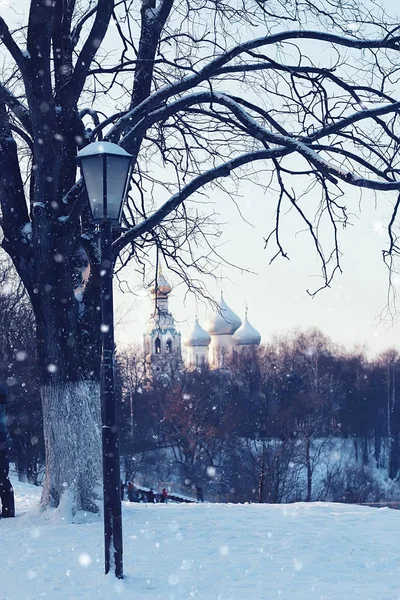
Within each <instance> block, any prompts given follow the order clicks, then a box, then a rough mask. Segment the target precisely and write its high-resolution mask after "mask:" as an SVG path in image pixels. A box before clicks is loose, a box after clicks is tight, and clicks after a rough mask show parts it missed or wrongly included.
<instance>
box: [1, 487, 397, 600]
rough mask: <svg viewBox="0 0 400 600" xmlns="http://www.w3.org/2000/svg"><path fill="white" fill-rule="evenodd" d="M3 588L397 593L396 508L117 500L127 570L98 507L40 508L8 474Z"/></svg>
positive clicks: (172, 599)
mask: <svg viewBox="0 0 400 600" xmlns="http://www.w3.org/2000/svg"><path fill="white" fill-rule="evenodd" d="M14 485H15V493H16V507H17V513H18V515H17V517H16V518H15V519H2V520H0V600H39V599H42V598H46V599H48V600H75V599H76V600H81V599H85V600H89V599H90V600H95V599H97V598H99V599H107V600H114V599H118V598H129V599H130V598H132V599H134V600H142V599H146V600H157V599H162V600H186V599H188V600H191V599H192V598H196V599H197V600H228V599H229V600H239V599H240V600H261V599H265V600H274V599H275V598H276V599H301V600H313V599H318V600H323V599H324V600H331V599H333V598H335V599H340V600H346V599H348V600H358V599H362V600H368V599H370V600H395V599H399V598H400V511H395V510H390V509H388V508H383V509H376V508H368V507H360V506H349V505H342V504H319V503H315V504H292V505H275V506H274V505H254V504H253V505H232V504H206V503H205V504H185V505H177V504H167V505H163V504H157V505H147V504H129V503H124V506H123V527H124V570H125V579H124V580H122V581H118V580H116V579H115V577H114V576H111V575H108V576H107V577H105V576H104V575H103V544H102V539H103V538H102V531H103V524H102V519H101V517H97V516H93V515H86V516H85V514H79V516H78V517H77V518H75V519H73V520H72V521H73V522H71V519H70V518H69V517H68V516H67V514H66V511H63V509H60V510H58V511H47V512H46V513H44V514H41V513H39V511H38V510H37V508H36V507H37V502H38V499H39V493H40V490H39V489H38V488H35V487H33V486H29V485H27V484H20V483H18V482H15V481H14Z"/></svg>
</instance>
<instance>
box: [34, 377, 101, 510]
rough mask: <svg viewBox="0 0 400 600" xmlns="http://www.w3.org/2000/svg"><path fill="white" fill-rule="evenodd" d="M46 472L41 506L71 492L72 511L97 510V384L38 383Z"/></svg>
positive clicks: (99, 448) (99, 457)
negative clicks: (41, 406)
mask: <svg viewBox="0 0 400 600" xmlns="http://www.w3.org/2000/svg"><path fill="white" fill-rule="evenodd" d="M41 394H42V402H43V423H44V441H45V449H46V475H45V479H44V484H43V494H42V506H47V505H48V504H50V505H56V506H57V505H58V504H59V502H60V499H61V496H62V494H63V492H65V491H66V490H67V489H68V490H70V491H72V497H73V506H72V511H73V512H75V511H76V510H88V511H92V512H95V511H96V510H97V507H96V504H95V500H96V490H95V488H96V486H97V485H98V484H99V482H100V480H101V430H100V402H99V385H98V384H97V383H94V382H93V381H80V382H70V381H64V382H57V383H51V384H49V385H45V386H42V388H41Z"/></svg>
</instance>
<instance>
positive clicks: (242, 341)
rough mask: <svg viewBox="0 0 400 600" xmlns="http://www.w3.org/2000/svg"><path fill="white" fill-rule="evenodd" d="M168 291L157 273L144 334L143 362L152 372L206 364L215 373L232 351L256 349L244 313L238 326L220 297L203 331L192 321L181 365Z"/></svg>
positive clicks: (254, 336) (256, 334) (256, 340)
mask: <svg viewBox="0 0 400 600" xmlns="http://www.w3.org/2000/svg"><path fill="white" fill-rule="evenodd" d="M171 290H172V287H171V285H170V284H169V283H168V281H167V280H166V278H165V277H164V275H163V273H162V272H161V270H160V272H159V275H158V278H157V287H156V288H153V289H152V295H153V300H154V313H153V315H152V316H151V317H150V319H149V321H148V326H147V329H146V332H145V334H144V353H145V357H146V362H147V363H148V364H149V365H151V368H152V369H154V370H156V371H163V372H164V371H166V370H167V371H171V370H179V369H180V368H182V366H183V364H184V362H185V363H186V366H188V367H189V368H190V367H192V368H198V367H201V366H202V365H204V364H206V363H208V365H209V366H210V367H211V368H213V369H218V368H221V367H223V366H224V364H225V362H226V361H227V360H228V358H229V357H230V356H231V355H232V353H233V352H234V351H240V349H241V348H252V347H254V348H255V347H257V346H259V345H260V342H261V335H260V334H259V332H258V331H257V330H256V329H255V328H254V327H252V325H250V323H249V321H248V319H247V310H246V314H245V317H244V320H243V322H242V321H241V319H240V318H239V317H238V316H237V315H236V314H235V313H234V312H233V310H231V309H230V308H229V306H228V305H227V304H226V302H225V300H224V298H223V295H222V293H221V299H220V302H219V305H218V308H217V310H216V311H215V313H214V314H213V315H212V316H211V317H210V319H209V320H208V322H207V324H206V325H205V328H204V329H203V327H202V326H201V325H200V323H199V322H198V320H197V318H196V320H195V324H194V327H193V329H192V331H191V332H190V334H189V336H188V337H187V339H185V341H184V345H185V347H186V358H185V361H183V359H182V346H181V334H180V332H179V330H178V328H177V327H176V324H175V319H174V317H173V316H172V314H171V313H170V311H169V306H168V296H169V294H170V293H171Z"/></svg>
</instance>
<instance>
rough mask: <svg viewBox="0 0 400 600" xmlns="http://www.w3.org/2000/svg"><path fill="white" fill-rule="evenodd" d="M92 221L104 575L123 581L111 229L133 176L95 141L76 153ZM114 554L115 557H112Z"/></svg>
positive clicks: (123, 155)
mask: <svg viewBox="0 0 400 600" xmlns="http://www.w3.org/2000/svg"><path fill="white" fill-rule="evenodd" d="M78 164H79V166H80V167H81V170H82V174H83V179H84V182H85V185H86V190H87V193H88V196H89V203H90V208H91V211H92V216H93V220H94V222H95V223H96V224H98V225H99V226H100V248H101V272H100V274H101V337H102V356H101V377H100V397H101V414H102V448H103V496H104V547H105V548H104V549H105V557H104V558H105V563H104V568H105V572H106V573H108V572H109V570H110V564H112V563H114V565H115V575H116V577H118V579H122V577H123V566H122V519H121V490H120V467H119V449H118V429H117V420H116V410H115V395H114V322H113V290H112V278H113V255H112V227H113V225H114V224H119V223H120V219H121V214H122V205H123V202H124V200H125V196H126V193H127V190H128V186H129V180H130V177H131V173H132V156H131V155H130V154H128V153H127V152H125V150H123V149H122V148H120V147H119V146H117V145H116V144H112V143H110V142H94V143H93V144H89V145H88V146H86V147H85V148H83V149H82V150H80V152H78ZM112 553H113V554H112Z"/></svg>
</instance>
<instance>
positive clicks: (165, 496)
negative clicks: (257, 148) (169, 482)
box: [161, 488, 168, 503]
mask: <svg viewBox="0 0 400 600" xmlns="http://www.w3.org/2000/svg"><path fill="white" fill-rule="evenodd" d="M167 500H168V492H167V490H166V488H163V489H162V492H161V502H164V503H166V502H167Z"/></svg>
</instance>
